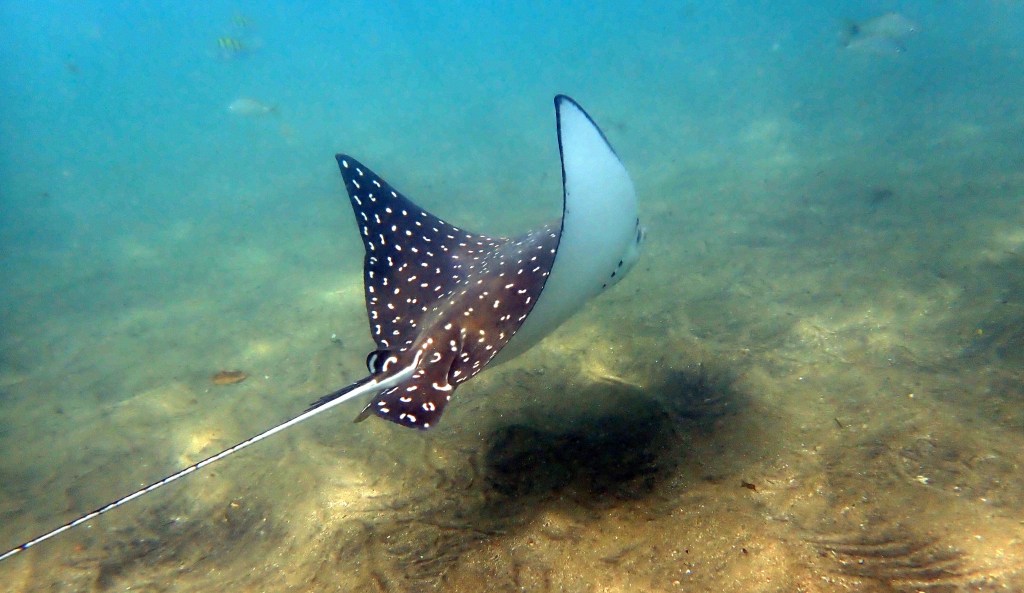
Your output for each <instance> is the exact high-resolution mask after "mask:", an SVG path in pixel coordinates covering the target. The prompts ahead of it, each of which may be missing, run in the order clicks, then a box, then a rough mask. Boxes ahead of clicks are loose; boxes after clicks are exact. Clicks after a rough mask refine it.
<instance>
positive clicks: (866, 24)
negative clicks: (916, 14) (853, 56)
mask: <svg viewBox="0 0 1024 593" xmlns="http://www.w3.org/2000/svg"><path fill="white" fill-rule="evenodd" d="M919 30H920V27H919V26H918V25H917V23H915V22H914V21H912V20H910V19H908V18H907V17H905V16H903V15H902V14H899V13H897V12H887V13H885V14H883V15H880V16H876V17H874V18H870V19H867V20H865V21H861V22H854V21H849V22H847V23H846V26H845V28H844V30H843V33H842V44H843V47H844V48H846V49H848V50H850V51H855V52H860V53H868V54H876V55H894V54H899V53H903V51H904V50H905V49H906V48H905V46H904V45H903V40H904V39H906V38H907V37H909V36H911V35H913V34H914V33H917V32H918V31H919Z"/></svg>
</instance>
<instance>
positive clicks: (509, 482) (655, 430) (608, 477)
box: [483, 364, 748, 513]
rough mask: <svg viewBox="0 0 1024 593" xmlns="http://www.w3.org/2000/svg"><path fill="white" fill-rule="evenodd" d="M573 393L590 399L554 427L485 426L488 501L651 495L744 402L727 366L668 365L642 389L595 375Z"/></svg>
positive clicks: (600, 501)
mask: <svg viewBox="0 0 1024 593" xmlns="http://www.w3.org/2000/svg"><path fill="white" fill-rule="evenodd" d="M565 392H566V393H570V394H571V397H572V399H573V400H574V401H580V402H587V403H588V405H587V406H580V407H579V408H578V409H579V412H578V413H577V415H576V416H575V417H572V418H565V417H560V418H559V425H558V426H559V428H554V429H551V428H542V427H540V426H537V425H534V424H532V423H525V422H517V423H513V424H508V425H505V426H499V427H496V428H494V429H492V431H491V433H490V434H489V436H488V444H487V448H486V453H485V454H484V456H483V475H484V478H485V484H486V486H485V487H486V488H488V489H489V490H490V492H491V494H492V495H493V498H494V500H492V505H490V506H491V507H492V509H500V510H499V511H498V512H501V513H508V512H512V513H518V512H523V509H525V508H530V509H535V508H536V507H537V505H538V503H540V504H542V503H543V501H544V500H545V499H549V500H553V501H554V500H558V501H565V500H566V499H568V500H571V501H573V502H575V503H577V504H580V505H582V506H585V507H608V506H614V505H615V504H618V503H619V502H622V501H630V500H637V499H641V498H644V497H647V496H649V495H651V494H653V493H656V491H657V489H658V487H659V485H660V484H662V483H663V482H664V481H665V480H666V479H667V478H669V477H672V476H674V475H676V474H677V470H678V469H679V467H680V465H681V464H687V463H688V461H689V460H690V459H691V458H690V457H689V454H688V452H687V449H688V448H689V447H688V446H687V445H688V444H689V443H691V442H692V439H694V438H713V429H714V426H715V425H716V424H717V423H719V422H722V421H724V420H723V419H724V418H726V417H727V416H729V415H735V414H738V413H740V412H741V411H742V409H743V408H744V407H746V405H747V402H748V398H747V396H746V395H745V394H743V393H742V392H741V391H739V390H737V389H736V388H735V382H734V380H733V378H732V377H731V375H730V374H729V373H728V372H723V371H709V369H708V368H707V366H706V365H703V364H698V365H694V366H692V367H690V368H686V369H671V370H668V371H666V372H664V373H663V374H662V375H661V376H659V377H657V379H656V380H655V381H653V382H652V383H651V384H649V385H647V386H645V387H644V388H642V389H641V388H638V387H630V386H625V385H617V384H604V383H597V384H593V385H591V386H587V387H585V388H583V389H577V390H576V391H575V392H571V391H570V390H568V389H567V390H565Z"/></svg>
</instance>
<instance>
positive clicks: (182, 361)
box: [0, 162, 1024, 593]
mask: <svg viewBox="0 0 1024 593" xmlns="http://www.w3.org/2000/svg"><path fill="white" fill-rule="evenodd" d="M857 165H858V163H856V162H848V163H842V162H840V163H833V164H832V167H833V168H839V169H841V168H842V167H844V166H846V167H848V168H849V169H855V168H856V166H857ZM815 169H816V168H815V167H812V166H810V165H808V166H807V168H806V169H805V170H802V171H801V172H800V173H799V174H794V175H792V176H789V177H772V176H770V175H767V174H766V175H764V176H763V177H760V178H759V177H758V176H757V174H756V172H755V173H751V172H750V171H745V172H744V174H743V175H738V176H736V175H732V173H731V172H729V171H710V170H706V171H698V172H697V173H696V174H695V175H689V176H687V178H686V179H685V181H683V180H681V179H680V178H678V177H677V176H675V175H674V174H672V173H671V172H667V173H666V172H664V171H641V172H634V175H635V176H637V178H638V179H639V180H640V181H639V182H638V185H639V187H640V189H641V195H642V199H643V214H644V217H645V220H646V221H647V225H648V231H649V240H648V244H647V245H646V248H645V249H646V251H645V254H644V257H643V259H642V260H641V262H640V263H639V264H638V266H637V268H636V269H635V270H634V271H633V272H632V274H631V275H630V276H629V277H628V278H627V279H626V280H625V281H623V282H622V283H621V284H620V285H618V286H617V287H615V288H614V289H613V290H612V291H611V292H609V293H608V294H606V295H603V296H602V297H601V298H599V299H598V300H596V301H595V302H594V303H593V304H591V305H590V306H588V307H587V308H586V309H585V310H584V311H583V312H582V313H581V314H580V315H579V316H577V317H576V318H574V319H573V320H572V321H570V322H569V323H567V324H566V326H564V327H563V328H561V329H560V330H559V331H558V332H557V333H556V334H554V335H553V336H552V337H550V338H549V339H547V340H546V341H545V342H543V343H541V344H540V345H539V346H537V347H536V348H535V349H534V350H532V351H531V352H529V353H527V354H526V355H523V356H522V357H520V358H519V359H517V360H515V361H513V362H511V363H508V364H506V365H504V366H499V367H496V368H494V369H490V370H488V371H487V372H485V373H483V374H482V375H481V376H480V377H479V378H477V379H475V380H474V381H473V382H471V383H469V384H468V385H467V386H465V387H463V388H462V389H460V391H459V393H458V394H457V396H456V398H455V400H454V401H453V402H452V405H451V406H450V407H449V409H448V411H447V412H446V414H445V417H444V421H443V423H442V424H441V426H439V427H438V428H436V429H434V430H431V431H429V432H426V433H419V432H414V431H409V430H405V429H402V428H400V427H398V426H393V425H390V424H388V423H384V422H378V421H375V420H374V421H368V422H365V423H363V424H358V425H353V424H351V422H350V419H351V418H352V417H353V416H354V415H355V413H356V411H357V410H358V408H359V404H356V403H353V404H352V405H351V406H346V407H342V408H341V409H339V410H336V411H334V412H332V413H329V414H326V415H325V416H321V417H318V418H317V419H315V420H312V421H310V422H308V423H306V424H304V425H302V426H301V427H298V428H295V429H294V430H291V431H290V432H288V433H286V434H284V435H281V436H279V437H276V438H274V439H273V440H271V441H268V442H266V443H263V444H260V445H259V446H256V447H254V448H252V449H249V450H247V451H246V452H244V453H240V454H239V455H237V456H235V457H234V458H232V459H231V460H230V461H226V462H224V463H222V464H218V465H215V466H213V467H211V468H209V469H208V470H205V471H203V472H201V473H199V474H197V475H194V476H190V477H189V478H187V479H185V480H182V481H181V482H179V483H176V484H174V485H172V486H168V487H167V488H165V489H163V490H161V491H159V493H156V494H153V495H152V496H150V497H147V498H144V499H142V500H140V501H137V502H134V503H132V504H130V505H129V506H126V507H125V508H123V509H119V510H118V511H116V512H114V513H111V514H109V515H106V516H104V517H102V518H100V519H98V520H96V521H94V522H92V523H90V524H89V525H88V526H86V527H82V528H79V529H77V530H75V531H72V532H70V533H67V534H64V535H63V536H61V537H59V538H57V539H55V540H52V541H50V542H46V543H45V544H42V545H40V546H38V547H37V548H34V549H32V550H30V551H28V552H26V553H23V554H21V555H19V556H18V557H16V558H13V559H11V560H8V561H6V562H5V563H4V565H3V566H2V567H0V571H2V574H3V577H2V578H0V590H3V591H11V592H14V591H19V592H20V591H54V592H58V591H115V590H128V589H131V590H132V591H154V592H155V591H161V592H162V591H167V592H177V591H182V592H184V591H210V590H211V589H219V590H231V591H234V592H238V593H242V592H246V591H254V592H255V591H278V592H281V591H311V592H312V591H372V592H400V591H427V590H440V591H467V592H479V591H508V592H511V591H538V592H542V591H567V592H581V593H582V592H588V593H590V592H595V593H596V592H619V591H621V592H633V591H651V592H662V591H664V592H668V591H715V592H720V591H746V592H780V593H781V592H795V591H806V592H812V591H843V590H854V591H880V592H883V591H884V592H888V591H895V592H911V591H929V592H946V591H1012V590H1022V589H1024V477H1022V476H1024V472H1022V464H1024V272H1022V270H1024V207H1022V206H1021V204H1022V203H1024V200H1022V198H1024V177H1022V176H1021V175H1019V174H1016V175H1012V176H1007V177H989V178H983V179H970V180H969V181H961V182H960V183H957V182H956V181H952V182H951V181H950V180H948V179H945V180H943V181H942V182H941V183H939V182H938V181H933V179H934V177H933V176H932V173H934V172H932V173H929V172H928V171H924V170H916V171H912V172H908V173H906V175H905V176H904V177H901V178H898V179H895V180H894V179H892V178H889V179H888V180H886V181H885V182H883V181H873V180H870V179H866V180H865V179H858V181H857V182H849V181H845V180H844V179H842V178H839V177H838V176H835V175H830V174H829V173H827V172H826V173H821V171H820V170H817V171H815ZM755 178H757V179H758V183H757V184H756V186H755V185H754V184H752V183H751V179H755ZM765 195H770V196H772V201H771V203H770V204H769V203H767V201H766V200H765V199H764V196H765ZM413 198H414V199H415V196H413ZM723 203H725V204H728V207H725V206H722V205H721V204H723ZM683 204H686V205H685V206H684V205H683ZM979 205H982V206H983V207H981V206H979ZM438 214H442V215H444V216H446V217H447V218H449V219H450V220H453V221H455V222H461V221H460V220H459V216H458V213H457V212H443V213H442V212H439V213H438ZM346 215H347V214H346ZM339 218H340V217H339ZM467 226H472V225H467ZM352 235H353V236H352V237H350V238H348V239H345V241H347V242H345V243H343V244H342V245H341V246H340V247H339V248H338V249H339V251H344V252H347V253H351V254H354V255H353V257H354V258H358V257H360V256H361V254H360V252H359V249H360V248H359V245H358V242H357V237H355V233H354V232H353V233H352ZM221 239H223V237H221V236H219V235H218V236H217V237H208V236H202V231H201V230H197V229H191V228H178V229H175V230H174V231H173V232H172V233H169V234H168V236H167V237H164V238H163V239H160V238H156V239H151V241H150V242H147V241H143V240H138V241H132V240H126V244H125V245H123V246H122V249H120V251H119V253H120V254H121V257H123V258H125V261H128V262H130V263H131V265H129V266H128V267H127V268H126V269H127V270H128V272H126V276H130V275H131V271H132V270H133V269H136V271H137V270H151V269H155V268H159V267H160V266H161V265H164V264H162V263H161V261H160V260H161V255H160V254H161V253H162V250H164V249H166V245H167V244H165V243H160V242H159V241H162V240H167V241H174V242H176V244H178V245H186V246H188V245H198V244H201V243H202V242H204V241H206V242H212V241H214V240H221ZM321 239H322V238H321V237H319V236H316V235H315V234H313V235H312V236H309V237H307V238H299V239H296V241H298V242H300V243H301V241H304V240H308V241H309V242H310V243H309V245H305V246H304V245H301V244H299V245H298V246H297V247H293V248H292V249H291V250H290V251H289V252H288V254H285V255H282V254H277V253H275V252H274V251H273V246H272V245H270V244H263V245H261V246H260V245H258V243H259V241H258V239H254V238H250V239H248V241H249V242H248V243H247V244H246V245H245V248H244V249H242V248H239V249H238V250H234V251H233V250H230V249H228V250H225V251H223V252H221V253H220V257H219V258H218V259H219V261H220V264H219V265H220V266H221V267H220V268H218V270H214V271H211V272H210V275H209V276H208V277H207V279H208V280H210V281H211V282H210V283H198V284H196V285H194V286H190V287H184V288H182V287H179V288H178V289H177V291H176V292H174V295H175V297H174V304H173V305H168V302H167V301H166V300H164V301H159V300H149V299H148V298H147V297H146V295H148V294H150V292H148V291H150V290H153V291H155V290H157V289H156V288H154V287H147V286H146V284H145V283H144V282H141V281H140V282H139V284H140V286H134V285H132V286H127V287H126V286H120V287H117V283H118V282H124V281H125V280H124V278H120V277H114V278H113V279H111V278H107V277H105V276H104V275H103V273H102V272H100V271H98V270H81V271H80V272H79V275H78V276H76V277H73V278H71V279H70V280H67V282H68V284H67V285H66V286H57V285H50V286H49V287H48V288H46V289H47V290H51V289H52V290H58V291H62V293H63V294H66V295H67V298H68V299H69V301H70V300H74V299H76V298H77V297H86V296H87V295H94V294H96V292H97V290H98V287H100V286H106V287H107V289H108V290H110V291H111V292H116V293H118V294H122V295H123V294H136V295H137V298H132V299H127V298H126V300H125V302H124V303H122V304H121V305H120V306H110V307H108V308H106V309H104V310H102V311H100V312H96V311H92V312H89V311H78V310H77V309H74V308H69V313H68V314H67V315H66V316H64V317H61V318H57V319H52V318H51V319H43V320H36V321H33V322H32V323H25V324H24V325H22V326H19V327H22V328H25V327H31V328H33V329H32V331H31V332H29V331H27V330H25V329H21V330H20V331H15V332H12V333H11V334H9V335H8V336H6V338H5V339H4V342H5V343H4V349H5V353H6V354H5V356H4V361H5V364H4V368H3V369H2V370H0V390H2V391H0V393H2V398H3V400H2V401H3V406H4V414H3V418H2V421H0V444H2V450H3V451H4V452H5V454H4V455H3V456H2V457H3V459H2V461H0V536H2V541H4V542H6V543H7V544H10V545H14V544H16V543H17V542H18V541H20V540H22V539H24V538H27V537H31V536H32V535H35V534H36V533H38V532H41V531H44V530H46V529H48V528H50V527H53V526H55V524H57V523H59V522H60V521H64V520H69V519H70V518H73V517H74V516H76V515H77V514H80V513H83V512H86V511H88V510H91V509H92V508H94V507H96V506H99V505H101V504H103V503H104V502H105V501H107V500H110V499H113V498H116V497H118V496H120V495H123V494H125V493H126V492H128V491H130V490H131V489H132V488H134V487H138V486H140V485H142V484H144V483H147V482H150V481H153V480H155V479H157V478H159V477H160V476H161V475H164V474H165V473H169V472H170V471H173V470H174V469H176V468H178V467H181V466H184V465H187V464H188V463H191V462H193V461H195V460H197V459H200V458H202V457H204V456H206V455H209V454H212V453H214V452H216V451H217V450H220V449H222V448H224V447H226V446H228V445H230V444H232V443H234V442H236V441H238V440H241V439H242V438H245V437H246V436H248V435H249V434H252V433H254V432H257V431H258V430H262V429H263V428H265V427H267V426H270V425H271V424H273V423H275V422H277V421H280V420H281V419H284V418H286V417H288V416H289V415H292V414H294V413H297V412H298V411H301V410H302V409H303V408H304V406H305V405H306V404H307V403H308V402H309V401H311V400H312V399H315V398H316V397H317V396H319V395H321V394H322V393H325V392H327V391H330V390H332V389H335V388H337V387H338V386H339V385H342V384H344V383H346V382H349V381H352V380H355V379H357V378H359V377H361V376H362V373H363V372H364V370H363V365H362V362H363V360H364V357H365V355H366V352H367V351H368V350H369V349H370V342H369V340H368V339H367V335H366V333H367V332H366V327H365V319H364V312H363V307H362V292H361V286H360V280H359V276H358V273H347V274H344V275H339V274H338V273H336V270H334V269H332V268H331V267H330V266H326V265H324V263H323V261H319V260H320V259H322V258H323V257H330V256H331V255H330V254H328V255H326V256H325V255H324V253H326V252H325V251H324V249H323V248H322V247H316V246H315V245H314V244H315V243H316V242H318V241H320V240H321ZM254 244H256V246H254ZM196 253H197V255H196V257H197V258H198V257H200V256H199V255H198V254H199V253H206V252H205V251H202V250H198V249H197V250H196ZM295 253H305V254H307V255H308V257H309V258H311V259H316V260H318V261H309V262H307V263H306V264H305V265H303V264H301V263H299V264H298V265H296V263H295V262H296V258H295V257H294V254H295ZM151 260H152V261H151ZM177 265H185V264H184V263H182V262H180V261H179V262H178V264H177ZM195 265H198V264H195ZM132 266H137V268H133V267H132ZM348 269H349V270H350V271H351V270H352V269H353V268H352V267H351V266H349V268H348ZM225 270H228V271H225ZM313 270H317V272H313ZM355 271H356V272H358V269H357V268H355ZM215 272H216V273H215ZM214 279H217V280H218V282H217V283H216V284H214V283H213V282H212V281H213V280H214ZM111 283H113V284H114V285H115V287H117V288H116V290H114V289H112V288H110V286H111ZM132 291H135V292H132ZM138 295H141V296H138ZM86 300H87V299H85V298H82V299H80V301H86ZM26 311H28V312H27V313H25V315H26V316H28V315H30V313H31V311H30V309H29V308H28V307H27V306H26ZM72 311H74V312H72ZM332 334H334V335H335V336H336V337H337V338H336V339H335V340H333V341H332V340H331V339H330V336H331V335H332ZM236 368H237V369H241V370H244V371H246V372H247V373H248V374H249V377H248V378H247V379H246V380H245V381H243V382H241V383H237V384H233V385H224V386H217V385H213V384H212V383H211V381H210V376H211V375H212V374H213V373H215V372H217V371H219V370H222V369H236Z"/></svg>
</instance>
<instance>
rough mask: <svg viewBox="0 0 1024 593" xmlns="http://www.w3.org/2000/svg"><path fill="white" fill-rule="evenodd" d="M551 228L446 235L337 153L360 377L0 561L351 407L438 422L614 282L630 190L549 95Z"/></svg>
mask: <svg viewBox="0 0 1024 593" xmlns="http://www.w3.org/2000/svg"><path fill="white" fill-rule="evenodd" d="M555 116H556V122H557V129H558V149H559V153H560V155H561V159H562V218H561V220H560V221H559V222H557V223H553V224H547V225H543V226H541V227H540V228H538V229H536V230H533V231H530V232H528V233H525V234H523V235H520V236H518V237H513V238H494V237H488V236H485V235H481V234H477V233H472V232H469V231H466V230H464V229H461V228H459V227H457V226H454V225H452V224H450V223H448V222H445V221H444V220H442V219H440V218H438V217H437V216H434V215H433V214H431V213H429V212H427V211H426V210H423V209H422V208H420V207H419V206H417V205H416V204H414V203H413V202H412V201H410V200H409V199H408V198H406V197H405V196H403V195H402V194H401V193H399V192H398V191H397V190H396V189H394V188H393V187H391V185H389V184H388V183H387V182H386V181H384V180H383V179H381V178H380V177H379V176H377V175H376V174H375V173H373V171H371V170H370V169H369V168H367V167H366V166H365V165H363V164H361V163H359V162H358V161H356V160H355V159H353V158H352V157H350V156H347V155H337V157H336V158H337V161H338V166H339V168H340V169H341V176H342V178H343V179H344V181H345V189H346V190H348V194H349V198H350V200H351V202H352V209H353V210H354V211H355V216H356V223H357V225H358V226H359V230H360V234H361V236H362V239H363V246H364V248H365V251H366V253H365V257H364V260H363V284H364V288H365V296H366V312H367V315H368V317H369V322H370V333H371V335H372V336H373V340H374V341H375V342H376V345H377V348H376V350H374V351H373V352H371V353H370V354H369V356H367V358H366V366H367V370H368V371H369V375H367V376H366V377H364V378H363V379H360V380H359V381H356V382H355V383H352V384H351V385H348V386H346V387H343V388H342V389H339V390H337V391H335V392H333V393H329V394H327V395H325V396H323V397H321V398H320V399H318V400H316V401H315V402H313V403H312V404H311V406H310V407H309V408H308V409H306V411H305V412H303V413H301V414H299V415H298V416H295V417H293V418H291V419H290V420H287V421H285V422H283V423H281V424H278V425H276V426H274V427H272V428H270V429H268V430H265V431H263V432H261V433H259V434H257V435H255V436H252V437H250V438H248V439H246V440H244V441H242V442H240V443H238V444H235V445H233V446H231V447H228V448H227V449H224V450H223V451H221V452H220V453H217V454H215V455H212V456H210V457H207V458H206V459H203V460H202V461H199V462H197V463H194V464H192V465H190V466H188V467H186V468H184V469H181V470H179V471H177V472H175V473H173V474H171V475H169V476H167V477H164V478H162V479H160V480H158V481H156V482H153V483H152V484H150V485H148V486H146V487H144V488H141V489H139V490H136V491H135V492H133V493H131V494H129V495H127V496H124V497H122V498H119V499H117V500H115V501H113V502H110V503H108V504H107V505H105V506H102V507H100V508H98V509H96V510H94V511H92V512H90V513H87V514H85V515H82V516H81V517H79V518H77V519H75V520H73V521H70V522H68V523H65V524H64V525H61V526H60V527H58V528H56V529H53V530H51V531H49V532H47V533H44V534H43V535H40V536H38V537H36V538H34V539H32V540H29V541H27V542H25V543H23V544H21V545H19V546H17V547H15V548H12V549H11V550H9V551H7V552H5V553H4V554H2V555H0V560H4V559H6V558H9V557H11V556H13V555H15V554H17V553H18V552H21V551H23V550H26V549H28V548H30V547H32V546H34V545H36V544H38V543H40V542H43V541H45V540H47V539H50V538H51V537H54V536H56V535H58V534H60V533H63V532H64V531H67V530H69V529H71V528H73V527H76V526H78V525H81V524H83V523H85V522H87V521H90V520H92V519H94V518H96V517H98V516H99V515H102V514H104V513H107V512H109V511H112V510H114V509H115V508H117V507H119V506H121V505H123V504H125V503H127V502H129V501H132V500H135V499H136V498H139V497H140V496H143V495H146V494H149V493H150V492H153V491H154V490H156V489H158V488H161V487H163V486H165V485H167V484H169V483H171V482H173V481H175V480H177V479H179V478H182V477H184V476H186V475H188V474H190V473H192V472H194V471H196V470H198V469H201V468H203V467H205V466H207V465H210V464H211V463H214V462H215V461H219V460H221V459H224V458H225V457H227V456H229V455H231V454H233V453H237V452H238V451H241V450H242V449H244V448H246V447H248V446H250V445H253V444H255V443H257V442H259V441H262V440H263V439H265V438H267V437H270V436H272V435H274V434H277V433H279V432H281V431H283V430H285V429H287V428H290V427H292V426H295V425H296V424H298V423H300V422H303V421H305V420H308V419H309V418H312V417H313V416H315V415H317V414H320V413H322V412H325V411H327V410H329V409H330V408H333V407H334V406H337V405H339V404H341V403H343V402H346V401H348V400H350V399H354V398H357V397H361V396H367V395H369V396H370V398H369V403H368V404H367V405H366V407H365V408H364V409H363V411H362V412H361V413H360V414H359V415H358V416H357V417H356V421H357V422H358V421H360V420H363V419H365V418H366V417H368V416H370V415H374V414H375V415H377V416H379V417H381V418H384V419H386V420H390V421H392V422H395V423H398V424H401V425H403V426H409V427H415V428H419V429H427V428H430V427H431V426H434V425H436V424H437V421H438V419H439V418H440V417H441V414H442V413H443V412H444V408H445V406H446V405H447V404H448V402H449V401H450V400H451V397H452V394H453V393H454V392H455V389H456V388H457V387H458V386H459V385H461V384H462V383H464V382H465V381H468V380H469V379H470V378H472V377H473V376H475V375H476V374H477V373H479V372H480V371H482V370H483V369H484V367H486V366H487V364H488V363H490V362H492V361H494V360H496V359H500V360H508V359H510V358H512V357H514V356H516V355H518V354H520V353H522V352H524V351H525V350H527V349H528V348H530V346H532V345H533V344H535V343H537V342H538V341H539V340H540V339H541V338H543V337H544V336H545V335H547V334H548V333H550V332H551V331H552V330H553V329H554V328H556V327H557V326H558V325H559V324H561V323H562V322H563V321H565V320H566V319H568V318H569V317H570V316H571V315H572V314H573V313H575V312H576V311H577V310H579V309H580V308H581V307H582V306H583V304H584V303H586V302H587V301H588V300H590V299H591V298H592V297H594V296H596V295H597V294H598V293H600V292H601V291H603V290H604V289H606V288H608V287H609V286H611V285H612V284H615V283H616V282H618V281H619V280H620V279H621V278H622V277H623V276H624V275H625V274H626V272H628V271H629V269H630V268H631V267H632V266H633V264H634V263H635V262H636V260H637V258H638V256H639V253H640V245H641V243H642V241H643V238H644V231H643V228H642V227H641V226H640V220H639V218H638V217H637V202H636V193H635V191H634V189H633V182H632V181H631V180H630V178H629V174H628V173H627V172H626V168H625V167H624V166H623V165H622V162H621V161H620V160H619V158H618V156H617V155H616V154H615V151H614V149H612V147H611V145H610V144H609V143H608V140H607V139H606V138H605V136H604V134H603V133H602V132H601V130H600V129H599V128H598V127H597V124H595V123H594V121H593V120H592V119H591V118H590V116H589V115H587V113H586V112H585V111H584V110H583V108H582V107H580V106H579V104H577V103H576V102H575V101H573V100H572V99H570V98H569V97H566V96H564V95H558V96H557V97H555Z"/></svg>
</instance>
